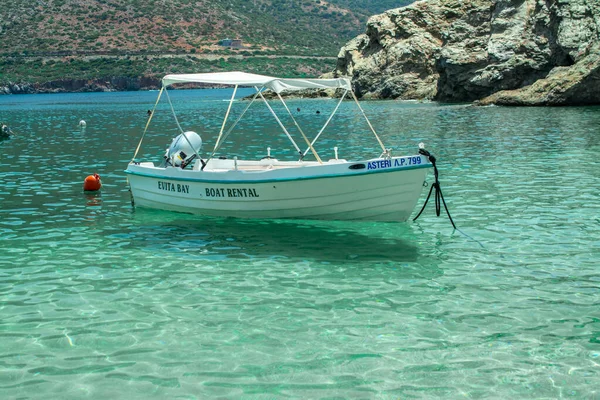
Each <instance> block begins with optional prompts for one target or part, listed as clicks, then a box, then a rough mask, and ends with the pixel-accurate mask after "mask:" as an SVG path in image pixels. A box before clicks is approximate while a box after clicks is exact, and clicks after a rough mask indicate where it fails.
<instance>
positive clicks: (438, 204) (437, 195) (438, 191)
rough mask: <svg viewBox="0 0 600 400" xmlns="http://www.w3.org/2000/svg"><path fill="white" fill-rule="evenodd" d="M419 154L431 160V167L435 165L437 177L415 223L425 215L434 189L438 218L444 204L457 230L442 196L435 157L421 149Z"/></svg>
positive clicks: (435, 175)
mask: <svg viewBox="0 0 600 400" xmlns="http://www.w3.org/2000/svg"><path fill="white" fill-rule="evenodd" d="M419 154H422V155H424V156H425V157H427V158H428V159H429V162H430V163H431V165H433V176H434V177H435V182H434V183H433V185H431V189H429V194H428V195H427V199H426V200H425V204H423V208H421V211H419V213H418V214H417V216H416V217H414V218H413V221H416V220H417V218H419V216H421V214H422V213H423V210H425V206H427V202H428V201H429V198H430V197H431V192H432V191H433V189H435V214H436V215H437V216H438V217H439V216H440V211H441V205H442V203H443V204H444V208H445V209H446V214H448V218H449V219H450V222H451V223H452V226H453V227H454V229H456V225H455V224H454V221H453V220H452V217H451V216H450V211H448V206H447V205H446V201H445V200H444V195H443V194H442V188H441V187H440V181H439V173H438V169H437V166H436V165H435V161H436V160H435V157H434V156H432V155H431V153H430V152H428V151H427V150H425V149H419ZM440 200H441V201H440Z"/></svg>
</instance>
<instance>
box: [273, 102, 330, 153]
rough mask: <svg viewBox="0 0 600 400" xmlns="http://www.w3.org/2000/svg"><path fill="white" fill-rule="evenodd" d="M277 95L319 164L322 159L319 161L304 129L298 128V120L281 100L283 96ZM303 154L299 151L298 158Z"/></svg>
mask: <svg viewBox="0 0 600 400" xmlns="http://www.w3.org/2000/svg"><path fill="white" fill-rule="evenodd" d="M277 97H279V100H281V103H282V104H283V106H284V107H285V109H286V110H287V112H288V114H289V115H290V118H292V121H294V125H296V128H298V130H299V131H300V133H301V134H302V137H303V138H304V141H305V142H306V144H308V148H309V149H310V151H312V153H313V154H314V156H315V158H316V159H317V161H318V162H319V164H323V161H321V157H319V155H318V154H317V151H316V150H315V149H314V147H313V145H312V143H311V142H310V141H309V140H308V138H307V137H306V135H305V134H304V131H302V128H300V125H298V122H296V119H295V118H294V116H293V115H292V113H291V111H290V109H289V108H288V106H287V104H286V103H285V101H283V98H282V97H281V95H280V94H279V93H277ZM305 155H306V152H304V153H300V160H302V159H303V158H304V156H305Z"/></svg>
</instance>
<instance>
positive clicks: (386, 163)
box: [367, 160, 392, 169]
mask: <svg viewBox="0 0 600 400" xmlns="http://www.w3.org/2000/svg"><path fill="white" fill-rule="evenodd" d="M391 166H392V160H377V161H370V162H369V164H368V165H367V169H382V168H389V167H391Z"/></svg>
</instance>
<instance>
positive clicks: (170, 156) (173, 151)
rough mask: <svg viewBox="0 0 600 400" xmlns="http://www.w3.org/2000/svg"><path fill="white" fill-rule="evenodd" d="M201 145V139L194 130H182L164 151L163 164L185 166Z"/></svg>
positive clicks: (193, 157)
mask: <svg viewBox="0 0 600 400" xmlns="http://www.w3.org/2000/svg"><path fill="white" fill-rule="evenodd" d="M201 147H202V139H201V138H200V136H199V135H198V134H197V133H196V132H192V131H187V132H184V133H182V134H180V135H178V136H177V137H176V138H175V139H173V142H171V145H170V146H169V148H168V149H167V151H166V153H165V165H172V166H174V167H181V168H185V167H186V166H187V165H188V164H189V163H191V162H192V161H193V160H194V159H195V158H196V153H198V152H199V151H200V148H201Z"/></svg>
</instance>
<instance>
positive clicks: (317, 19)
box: [0, 0, 412, 82]
mask: <svg viewBox="0 0 600 400" xmlns="http://www.w3.org/2000/svg"><path fill="white" fill-rule="evenodd" d="M2 3H3V6H2V8H1V9H0V68H1V69H0V82H7V81H13V82H14V81H29V82H31V81H35V82H41V81H44V80H45V79H46V80H51V79H55V75H59V76H61V77H67V78H68V77H74V76H75V77H77V78H89V79H92V78H94V77H102V76H112V75H114V74H117V73H118V74H125V76H137V75H154V74H163V73H168V72H178V71H177V70H178V69H179V68H183V69H184V70H186V71H189V70H190V68H192V69H194V70H195V71H197V70H204V71H209V70H226V69H228V68H229V67H233V66H235V67H239V62H240V58H246V59H247V61H252V62H253V63H255V62H256V63H257V64H260V65H262V66H265V64H269V62H268V61H266V60H265V61H263V62H258V61H257V60H256V57H257V56H258V57H265V56H283V55H288V56H303V57H302V58H290V59H288V64H289V63H293V64H294V63H295V64H296V65H295V67H294V68H293V70H294V71H295V73H296V74H300V75H302V74H303V73H307V74H308V73H315V72H324V70H332V69H333V68H334V67H335V61H334V60H333V59H323V58H317V57H319V56H326V57H335V56H336V55H337V52H338V51H339V49H340V47H341V46H342V45H343V44H344V43H346V42H347V41H348V40H349V39H351V38H352V37H354V36H356V35H357V34H359V33H361V32H362V31H363V30H364V27H365V23H366V21H367V19H368V17H369V16H370V15H372V14H376V13H380V12H383V11H385V10H387V9H390V8H396V7H400V6H404V5H406V4H409V3H412V1H409V0H327V1H325V0H3V1H2ZM225 38H231V39H233V38H239V39H242V41H243V44H244V47H243V48H239V49H230V48H226V47H223V46H220V45H219V41H220V40H222V39H225ZM165 55H170V56H171V57H170V58H169V59H165V57H164V56H165ZM127 57H129V58H127ZM132 57H133V58H132ZM307 57H311V58H307ZM175 58H180V59H179V60H175ZM293 60H296V61H293ZM307 60H308V61H307ZM310 60H312V61H310ZM307 62H308V63H309V64H312V65H306V63H307ZM270 63H271V64H273V65H275V66H276V65H277V64H278V63H277V62H275V61H271V62H270ZM232 64H236V65H232ZM287 67H289V65H287ZM171 68H174V69H171Z"/></svg>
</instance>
